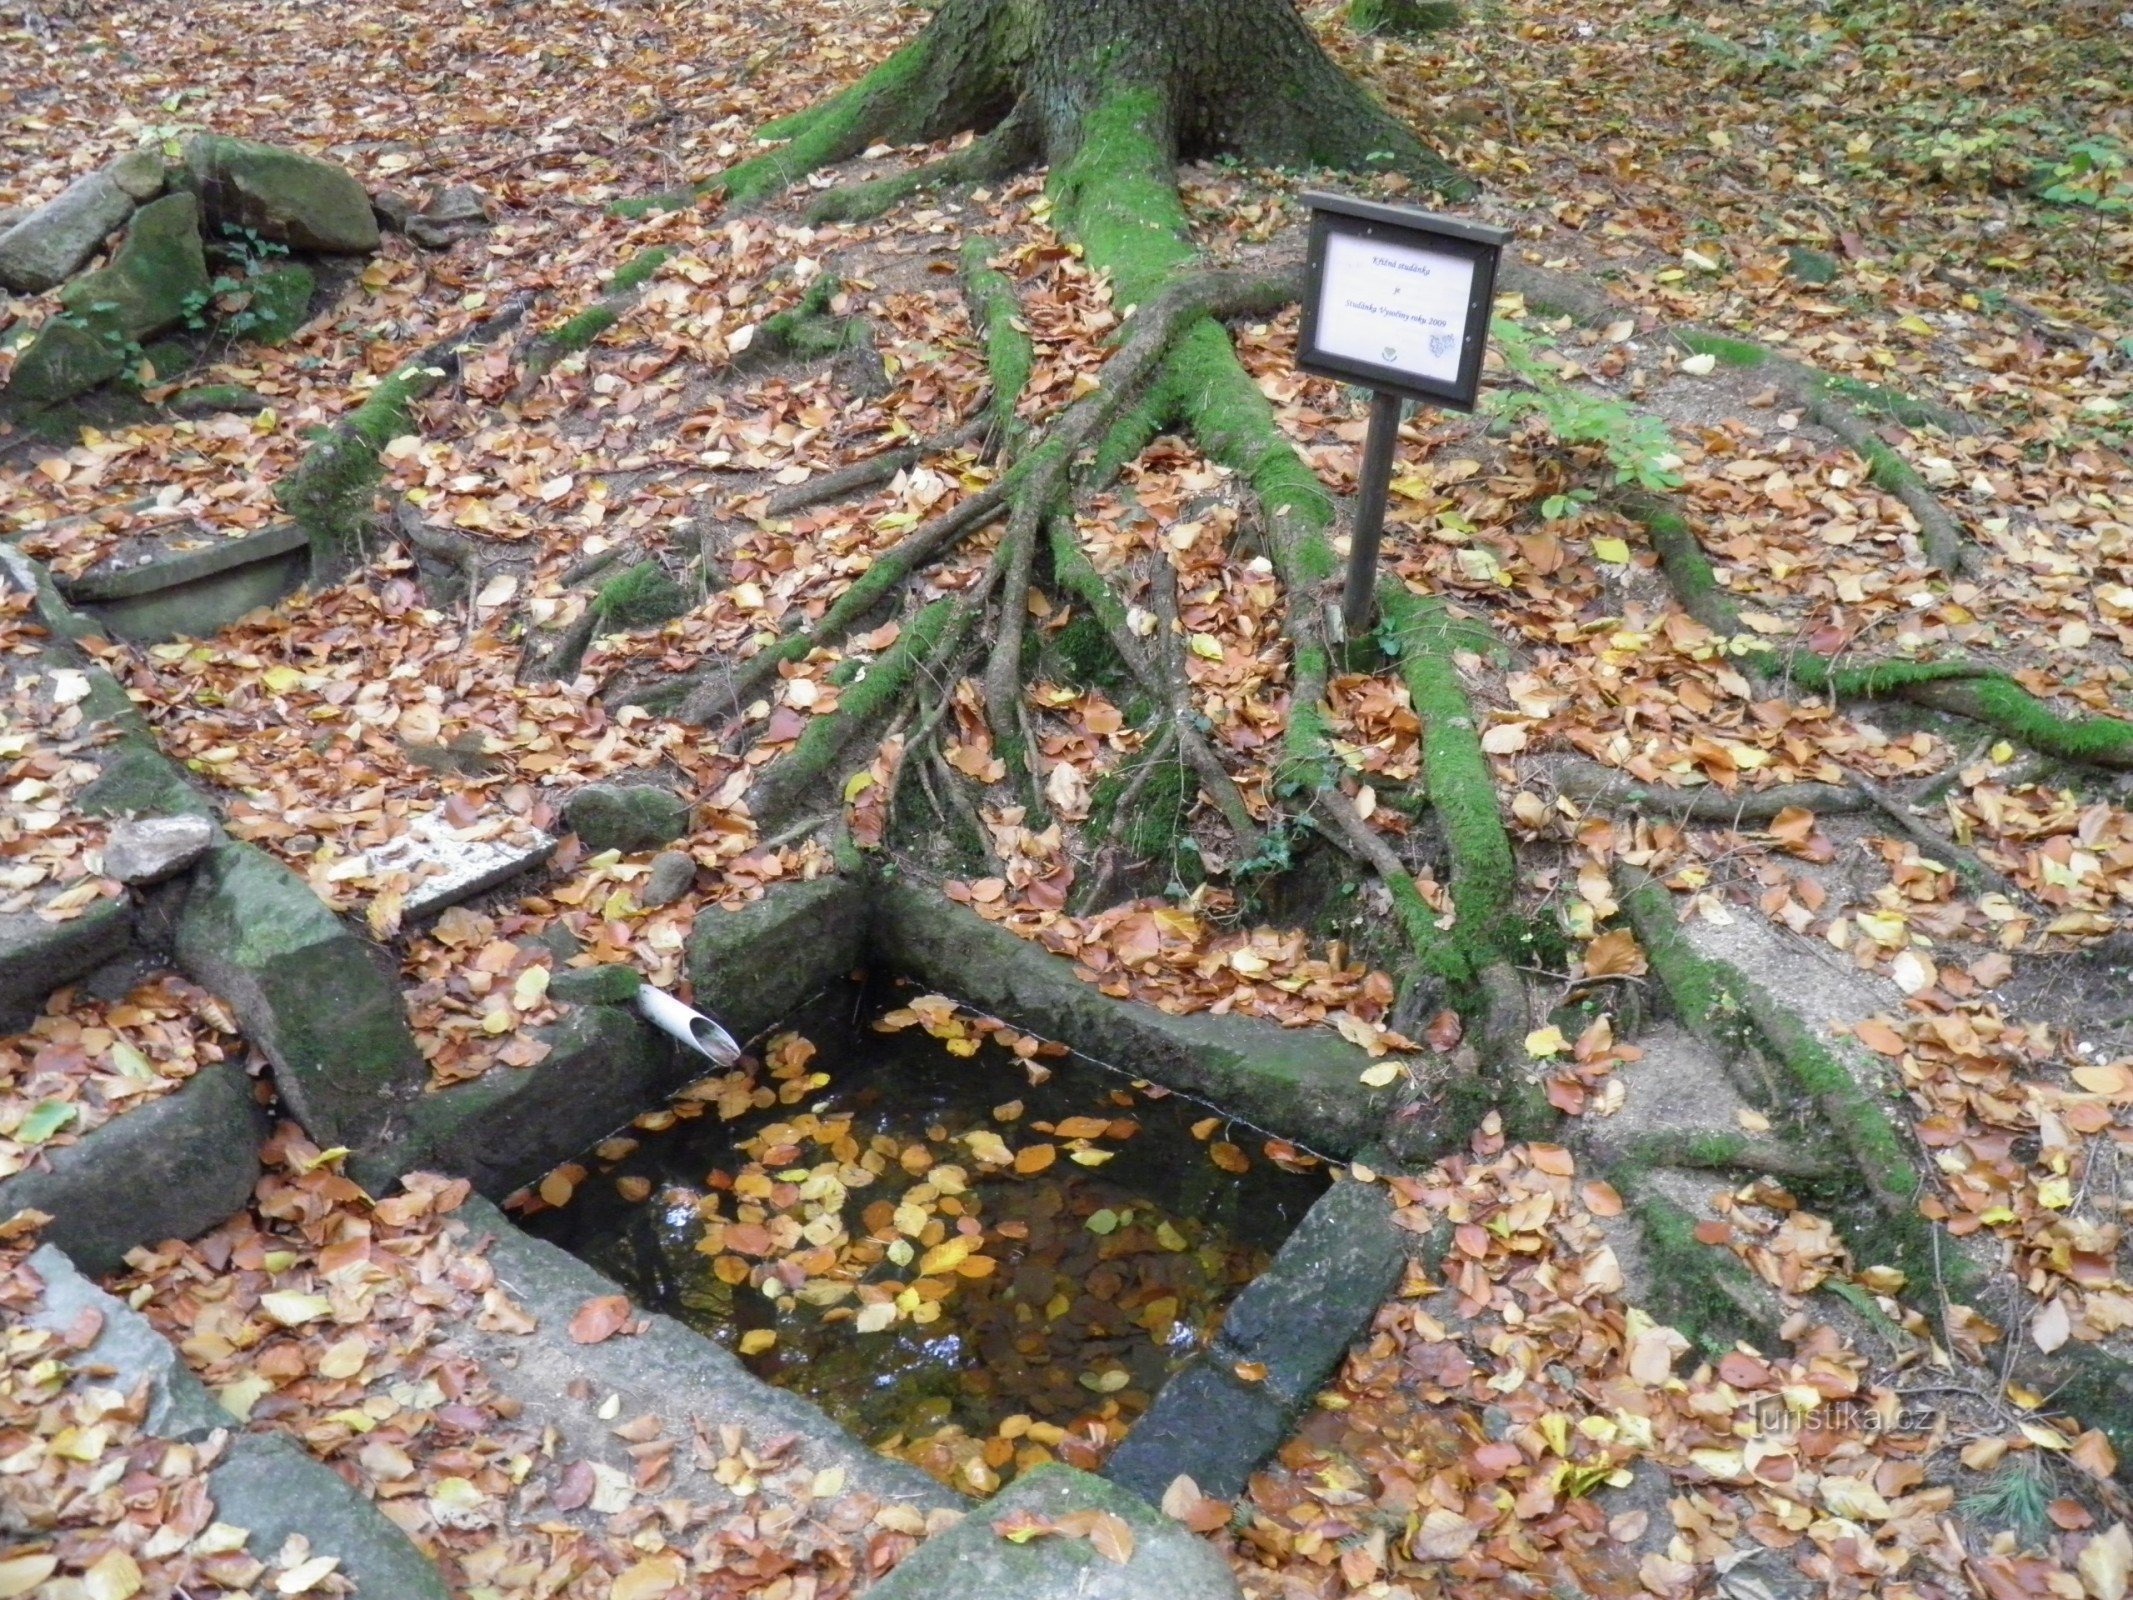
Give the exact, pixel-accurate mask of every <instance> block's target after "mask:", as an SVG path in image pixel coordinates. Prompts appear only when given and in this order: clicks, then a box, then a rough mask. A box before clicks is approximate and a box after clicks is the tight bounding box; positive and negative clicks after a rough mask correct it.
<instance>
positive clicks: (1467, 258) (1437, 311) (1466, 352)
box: [1296, 191, 1511, 639]
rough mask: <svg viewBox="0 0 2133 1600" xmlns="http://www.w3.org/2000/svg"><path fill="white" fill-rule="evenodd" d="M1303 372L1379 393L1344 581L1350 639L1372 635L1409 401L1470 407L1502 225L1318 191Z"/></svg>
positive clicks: (1313, 198) (1504, 234) (1301, 343)
mask: <svg viewBox="0 0 2133 1600" xmlns="http://www.w3.org/2000/svg"><path fill="white" fill-rule="evenodd" d="M1303 199H1304V203H1305V204H1306V205H1308V206H1309V207H1311V212H1312V216H1311V245H1310V257H1309V260H1308V261H1307V263H1306V280H1305V287H1304V300H1303V330H1302V335H1301V337H1300V338H1299V340H1298V343H1297V352H1296V365H1297V367H1298V368H1299V369H1300V370H1302V371H1304V372H1309V373H1313V374H1315V375H1316V376H1318V377H1321V378H1338V379H1340V380H1341V381H1342V382H1344V383H1353V384H1358V385H1360V386H1362V387H1363V388H1366V389H1369V390H1370V391H1371V402H1370V432H1369V434H1368V436H1367V437H1366V438H1365V439H1364V441H1363V461H1362V470H1361V473H1360V476H1359V480H1358V484H1357V493H1356V502H1355V526H1354V529H1353V531H1352V533H1351V535H1350V538H1349V546H1348V579H1347V584H1346V587H1345V588H1344V589H1343V591H1342V596H1341V621H1342V625H1343V631H1344V634H1345V636H1346V637H1347V638H1349V639H1356V638H1360V637H1361V636H1362V635H1363V634H1364V633H1365V632H1367V631H1368V629H1369V625H1370V612H1371V606H1372V602H1373V599H1374V597H1375V594H1376V589H1377V566H1378V544H1379V540H1380V538H1381V537H1382V535H1383V533H1384V528H1385V497H1386V493H1387V491H1388V490H1389V489H1390V488H1391V485H1392V458H1393V454H1394V451H1395V449H1396V447H1397V445H1398V443H1399V436H1400V413H1401V410H1402V408H1403V403H1404V402H1405V401H1406V400H1408V399H1414V400H1423V401H1428V402H1431V403H1433V404H1435V405H1440V406H1444V407H1447V408H1448V409H1451V410H1454V411H1471V410H1473V409H1474V401H1475V397H1476V396H1477V395H1478V394H1479V393H1480V390H1481V361H1482V357H1483V355H1484V354H1485V353H1486V352H1487V350H1488V342H1489V307H1490V306H1491V304H1492V303H1493V302H1494V300H1495V297H1496V263H1497V258H1498V256H1499V255H1500V254H1501V253H1502V251H1503V247H1504V244H1505V242H1506V241H1507V240H1509V238H1510V237H1511V235H1510V231H1509V230H1508V229H1504V228H1492V227H1489V226H1487V225H1486V224H1484V223H1477V222H1467V221H1463V220H1462V219H1460V218H1457V217H1443V216H1438V215H1436V214H1435V213H1433V212H1428V211H1418V210H1415V209H1414V208H1412V207H1408V206H1388V205H1380V204H1378V203H1377V202H1375V201H1371V200H1354V199H1350V198H1349V197H1348V196H1346V195H1338V194H1326V193H1323V192H1317V191H1314V192H1312V193H1309V194H1306V195H1305V196H1304V197H1303Z"/></svg>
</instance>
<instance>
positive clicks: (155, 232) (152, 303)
mask: <svg viewBox="0 0 2133 1600" xmlns="http://www.w3.org/2000/svg"><path fill="white" fill-rule="evenodd" d="M207 287H208V276H207V251H206V248H205V247H204V246H203V245H202V244H201V242H200V202H199V201H198V200H196V199H194V198H193V197H192V196H191V195H189V194H169V195H165V196H164V197H163V198H162V199H160V200H157V201H153V202H151V203H150V204H148V205H145V206H143V207H141V209H140V210H138V211H136V212H135V213H134V214H133V223H132V225H131V226H130V227H128V228H127V230H126V237H125V239H124V240H123V241H122V242H121V243H120V245H119V247H118V249H117V251H116V252H115V253H114V254H113V255H112V257H111V262H110V265H108V266H104V267H99V268H98V269H97V270H96V271H94V272H91V273H87V274H85V275H84V276H82V277H79V278H77V279H75V280H74V281H73V282H72V283H70V284H68V285H67V287H66V288H65V289H64V290H63V291H62V292H61V294H60V297H59V298H60V303H61V304H62V305H64V306H65V307H66V308H67V314H68V315H69V316H71V317H73V318H74V319H75V320H76V321H78V322H80V323H81V324H82V325H83V326H84V327H86V328H88V329H89V330H90V331H91V332H93V333H96V334H98V335H100V336H104V337H107V338H109V339H112V340H114V341H116V342H118V343H119V344H120V345H122V346H123V345H124V344H126V343H128V342H138V341H139V340H141V339H144V338H146V337H147V336H148V335H150V334H152V333H161V332H162V331H163V330H164V329H165V328H170V327H175V326H176V325H177V324H178V323H180V322H182V321H184V320H185V318H186V317H187V316H189V315H192V314H193V313H195V312H197V311H199V310H200V309H201V307H203V306H205V305H206V303H207Z"/></svg>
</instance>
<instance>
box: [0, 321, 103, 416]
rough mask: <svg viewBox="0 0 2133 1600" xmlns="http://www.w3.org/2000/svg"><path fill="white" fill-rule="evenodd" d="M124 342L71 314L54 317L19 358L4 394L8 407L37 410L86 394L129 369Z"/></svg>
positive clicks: (2, 397)
mask: <svg viewBox="0 0 2133 1600" xmlns="http://www.w3.org/2000/svg"><path fill="white" fill-rule="evenodd" d="M125 366H126V357H125V354H124V352H123V349H122V347H121V346H119V345H116V344H112V343H110V342H108V341H106V340H104V339H101V338H99V337H98V336H97V335H96V334H95V333H93V332H91V331H90V330H89V329H87V328H85V327H83V326H82V325H81V324H80V323H78V322H76V321H74V320H73V319H72V318H70V317H53V318H51V319H50V320H49V321H48V322H46V323H45V325H44V326H43V327H41V328H39V329H38V330H37V337H36V338H34V339H32V340H31V341H30V344H29V348H28V349H26V350H24V351H23V352H22V354H21V355H19V356H17V357H16V358H15V371H14V375H13V376H12V377H11V378H9V379H8V385H7V389H6V391H5V392H4V394H0V399H5V400H6V402H7V405H8V408H9V409H10V410H15V411H36V410H42V409H43V408H44V407H46V406H53V405H58V404H59V403H60V402H61V401H63V400H71V399H73V398H74V397H75V396H76V395H78V394H87V393H88V392H89V391H90V390H91V389H94V388H95V387H96V386H97V385H98V384H100V383H109V382H110V381H111V380H112V379H113V378H115V377H117V376H118V375H119V373H120V372H122V371H124V370H125Z"/></svg>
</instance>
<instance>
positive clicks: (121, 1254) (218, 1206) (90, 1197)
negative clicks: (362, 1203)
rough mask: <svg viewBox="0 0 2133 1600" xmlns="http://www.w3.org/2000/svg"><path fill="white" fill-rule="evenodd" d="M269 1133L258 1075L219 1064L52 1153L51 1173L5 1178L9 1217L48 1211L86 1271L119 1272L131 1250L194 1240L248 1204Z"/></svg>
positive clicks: (50, 1235)
mask: <svg viewBox="0 0 2133 1600" xmlns="http://www.w3.org/2000/svg"><path fill="white" fill-rule="evenodd" d="M266 1133H267V1128H266V1114H265V1112H264V1111H263V1110H262V1109H261V1107H260V1105H259V1102H258V1101H257V1100H256V1099H254V1098H253V1095H252V1080H251V1079H250V1078H248V1077H246V1076H245V1074H244V1068H242V1067H241V1066H239V1065H238V1064H237V1063H236V1062H234V1061H218V1062H215V1063H214V1064H213V1065H211V1066H207V1067H203V1068H202V1069H201V1070H200V1071H199V1072H197V1073H195V1074H194V1075H193V1076H192V1077H190V1078H188V1079H187V1080H186V1081H185V1083H184V1085H183V1086H182V1087H181V1088H179V1089H177V1090H175V1091H173V1092H172V1093H170V1094H166V1095H159V1096H158V1097H157V1098H155V1099H153V1100H149V1101H146V1102H144V1103H142V1104H139V1105H136V1106H134V1107H133V1109H132V1110H130V1111H127V1112H125V1113H123V1114H122V1115H120V1116H116V1117H113V1118H112V1119H111V1120H110V1121H109V1122H107V1123H105V1124H104V1125H103V1126H102V1127H99V1128H92V1129H91V1130H90V1131H89V1132H88V1133H86V1134H84V1135H83V1136H82V1137H81V1138H80V1139H79V1140H77V1141H76V1142H75V1143H73V1144H70V1145H63V1146H61V1147H60V1148H59V1149H57V1150H54V1151H52V1152H51V1153H50V1155H49V1156H48V1157H47V1158H46V1159H47V1160H48V1161H49V1163H50V1166H49V1168H48V1169H47V1170H44V1171H39V1170H37V1169H35V1168H32V1169H31V1170H29V1171H27V1172H21V1173H17V1174H16V1175H15V1176H14V1177H12V1178H9V1179H7V1180H6V1181H5V1182H4V1183H0V1215H6V1214H9V1213H12V1212H14V1211H15V1210H16V1209H17V1208H19V1207H22V1206H33V1207H35V1208H36V1209H37V1210H39V1211H44V1212H48V1213H50V1214H51V1217H52V1222H51V1225H50V1226H49V1227H47V1228H46V1229H45V1231H44V1235H43V1236H44V1238H45V1239H46V1241H47V1242H49V1243H51V1244H56V1245H58V1246H59V1247H60V1248H61V1249H63V1250H65V1251H66V1252H67V1254H69V1255H70V1256H72V1257H73V1258H74V1259H75V1260H76V1261H77V1262H79V1263H80V1264H81V1266H82V1267H83V1268H84V1269H85V1270H87V1271H90V1272H97V1273H103V1272H116V1271H117V1270H118V1269H119V1268H120V1267H121V1266H122V1265H123V1264H124V1263H125V1259H126V1252H127V1251H129V1250H133V1249H137V1248H139V1247H140V1246H143V1245H157V1244H161V1243H162V1242H163V1241H164V1240H165V1239H190V1238H193V1237H194V1236H196V1235H198V1234H201V1233H204V1232H205V1231H206V1230H207V1229H209V1228H212V1227H214V1226H215V1224H217V1223H218V1222H222V1221H224V1220H225V1219H227V1218H228V1217H229V1216H230V1214H231V1213H232V1212H234V1211H236V1210H238V1209H239V1208H240V1207H241V1206H243V1204H244V1203H245V1201H246V1200H247V1199H249V1198H250V1197H251V1193H252V1189H253V1186H254V1185H256V1184H257V1183H258V1182H259V1146H260V1143H261V1141H262V1140H264V1139H265V1138H266Z"/></svg>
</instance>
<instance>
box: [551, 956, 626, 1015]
mask: <svg viewBox="0 0 2133 1600" xmlns="http://www.w3.org/2000/svg"><path fill="white" fill-rule="evenodd" d="M643 987H644V974H643V973H641V972H639V971H638V970H637V969H636V968H635V967H624V966H617V965H612V964H611V965H607V966H599V967H565V968H564V969H563V970H562V971H560V972H558V973H557V974H556V975H555V978H554V980H553V981H551V982H550V983H549V985H548V993H549V994H550V995H551V996H552V997H553V998H555V999H557V1000H562V1001H565V1002H567V1003H568V1004H570V1005H574V1006H590V1005H608V1006H622V1005H628V1004H629V1003H630V1002H631V1001H632V1000H635V999H636V998H637V991H638V990H639V989H642V988H643Z"/></svg>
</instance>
